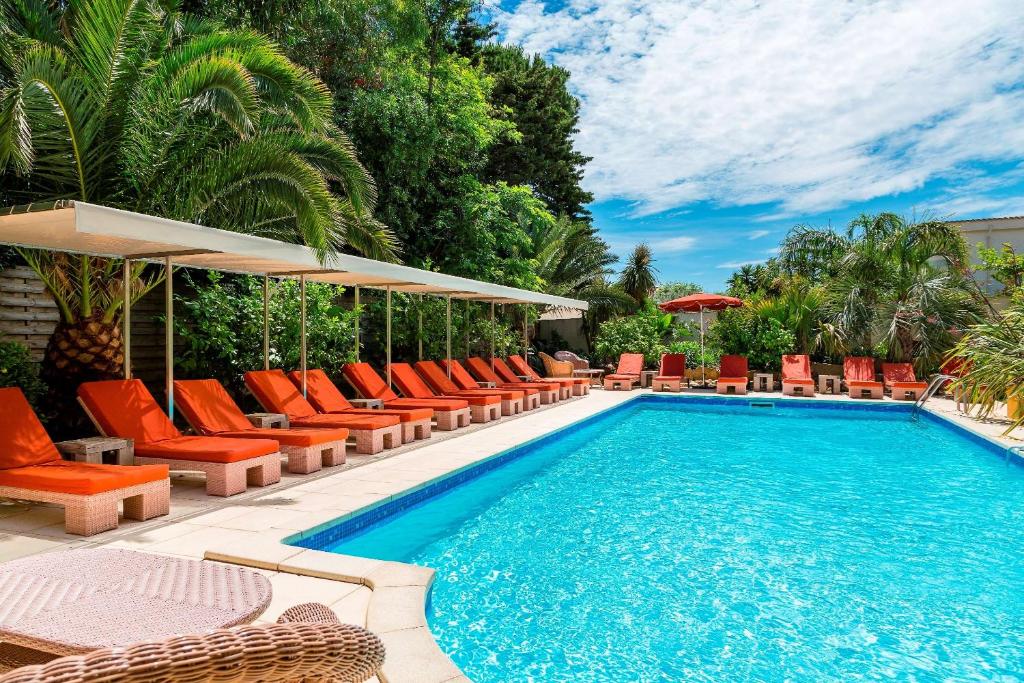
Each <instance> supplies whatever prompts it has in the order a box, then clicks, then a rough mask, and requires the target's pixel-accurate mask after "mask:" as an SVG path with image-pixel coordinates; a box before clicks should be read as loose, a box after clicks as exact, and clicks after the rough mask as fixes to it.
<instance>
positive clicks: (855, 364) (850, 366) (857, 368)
mask: <svg viewBox="0 0 1024 683" xmlns="http://www.w3.org/2000/svg"><path fill="white" fill-rule="evenodd" d="M843 377H845V378H846V383H847V384H849V383H850V380H854V381H858V382H874V381H875V359H874V358H870V357H868V356H847V357H846V358H844V359H843Z"/></svg>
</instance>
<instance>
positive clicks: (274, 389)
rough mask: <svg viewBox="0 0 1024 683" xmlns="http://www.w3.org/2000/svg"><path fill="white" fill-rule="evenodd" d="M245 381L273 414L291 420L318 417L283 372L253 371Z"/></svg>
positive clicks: (246, 374) (247, 375)
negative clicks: (279, 414) (284, 416)
mask: <svg viewBox="0 0 1024 683" xmlns="http://www.w3.org/2000/svg"><path fill="white" fill-rule="evenodd" d="M243 379H244V380H245V386H246V387H248V389H249V391H251V392H252V395H253V396H255V397H256V400H257V401H259V402H260V405H262V406H263V407H264V408H265V409H266V410H268V411H269V412H272V413H282V414H284V415H287V416H288V419H289V420H293V419H296V418H300V417H309V416H310V415H316V408H314V407H313V406H312V405H311V404H310V402H309V401H307V400H306V399H304V398H303V397H302V394H300V393H299V391H298V389H296V388H295V385H293V384H292V382H291V380H290V379H288V377H287V376H286V375H285V374H284V371H283V370H253V371H251V372H247V373H245V375H244V377H243Z"/></svg>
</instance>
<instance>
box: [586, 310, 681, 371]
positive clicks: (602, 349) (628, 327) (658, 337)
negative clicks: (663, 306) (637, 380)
mask: <svg viewBox="0 0 1024 683" xmlns="http://www.w3.org/2000/svg"><path fill="white" fill-rule="evenodd" d="M665 317H666V316H665V315H664V314H662V313H660V312H659V311H658V310H657V309H654V308H652V307H647V308H644V309H642V310H641V311H640V312H639V313H637V314H636V315H631V316H628V317H625V318H615V319H613V320H609V321H607V322H605V323H602V324H601V327H600V328H599V329H598V332H597V338H596V339H595V340H594V353H595V354H596V355H597V357H598V359H600V361H601V362H602V363H609V362H615V361H616V360H618V358H619V355H620V354H623V353H642V354H644V361H645V362H646V363H647V364H648V365H653V364H656V363H657V362H658V361H659V360H660V359H661V354H663V353H666V352H667V351H668V347H667V346H666V345H665V343H664V337H665V332H666V326H665ZM670 319H671V318H670Z"/></svg>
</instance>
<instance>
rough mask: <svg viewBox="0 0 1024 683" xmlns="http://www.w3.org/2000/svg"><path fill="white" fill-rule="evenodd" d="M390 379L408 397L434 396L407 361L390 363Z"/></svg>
mask: <svg viewBox="0 0 1024 683" xmlns="http://www.w3.org/2000/svg"><path fill="white" fill-rule="evenodd" d="M391 381H392V382H394V383H395V384H396V385H397V386H398V388H399V389H400V390H401V392H402V393H403V394H405V395H406V396H407V397H409V398H434V397H435V396H436V394H435V393H434V391H433V390H432V389H431V388H430V387H429V386H427V383H426V382H424V381H423V378H422V377H420V376H419V375H418V374H416V371H415V370H413V369H412V366H411V365H409V364H408V363H392V364H391Z"/></svg>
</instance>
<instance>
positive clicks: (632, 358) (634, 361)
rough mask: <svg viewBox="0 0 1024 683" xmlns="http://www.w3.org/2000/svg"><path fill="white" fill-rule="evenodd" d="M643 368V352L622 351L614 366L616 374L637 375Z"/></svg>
mask: <svg viewBox="0 0 1024 683" xmlns="http://www.w3.org/2000/svg"><path fill="white" fill-rule="evenodd" d="M643 369H644V354H642V353H624V354H622V355H621V356H619V366H618V367H617V368H615V374H617V375H639V374H640V371H641V370H643Z"/></svg>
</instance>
